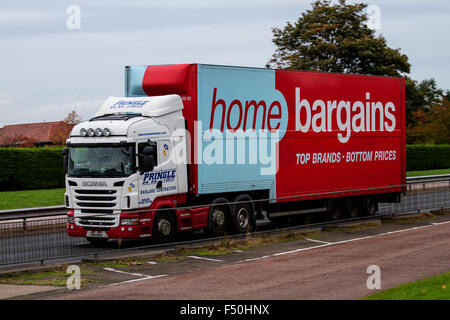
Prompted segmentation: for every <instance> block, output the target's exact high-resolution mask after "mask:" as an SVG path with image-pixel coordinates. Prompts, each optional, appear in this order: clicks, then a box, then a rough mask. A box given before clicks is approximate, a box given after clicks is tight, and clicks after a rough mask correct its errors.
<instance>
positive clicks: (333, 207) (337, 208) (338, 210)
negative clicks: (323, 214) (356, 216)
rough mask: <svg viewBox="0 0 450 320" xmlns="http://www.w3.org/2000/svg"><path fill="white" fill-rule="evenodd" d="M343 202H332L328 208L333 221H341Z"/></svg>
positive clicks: (329, 216)
mask: <svg viewBox="0 0 450 320" xmlns="http://www.w3.org/2000/svg"><path fill="white" fill-rule="evenodd" d="M342 207H343V204H342V201H340V200H332V201H330V204H329V206H328V218H329V219H330V220H331V221H335V220H339V219H340V218H341V217H342Z"/></svg>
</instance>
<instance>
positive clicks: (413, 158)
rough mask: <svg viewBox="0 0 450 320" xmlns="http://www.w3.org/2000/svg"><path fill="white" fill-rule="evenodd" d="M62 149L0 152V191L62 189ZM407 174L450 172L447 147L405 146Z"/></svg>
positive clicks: (47, 148) (22, 149)
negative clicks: (443, 170)
mask: <svg viewBox="0 0 450 320" xmlns="http://www.w3.org/2000/svg"><path fill="white" fill-rule="evenodd" d="M61 150H62V147H43V148H0V191H9V190H27V189H50V188H61V187H64V168H63V156H62V153H61ZM406 163H407V165H406V168H407V171H416V170H433V169H447V168H450V145H407V146H406Z"/></svg>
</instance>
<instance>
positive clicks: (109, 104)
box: [95, 94, 183, 117]
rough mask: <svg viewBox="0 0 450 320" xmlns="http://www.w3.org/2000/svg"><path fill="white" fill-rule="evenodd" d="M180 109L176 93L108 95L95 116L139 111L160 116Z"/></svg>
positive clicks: (179, 101) (180, 102) (179, 100)
mask: <svg viewBox="0 0 450 320" xmlns="http://www.w3.org/2000/svg"><path fill="white" fill-rule="evenodd" d="M182 109H183V102H182V101H181V98H180V96H178V95H176V94H170V95H165V96H154V97H109V98H108V99H106V101H105V102H104V103H103V105H102V106H101V108H100V110H99V111H98V112H97V113H96V114H95V116H96V117H98V116H102V115H105V114H112V113H140V114H141V115H143V116H148V117H160V116H163V115H166V114H169V113H172V112H175V111H179V110H182Z"/></svg>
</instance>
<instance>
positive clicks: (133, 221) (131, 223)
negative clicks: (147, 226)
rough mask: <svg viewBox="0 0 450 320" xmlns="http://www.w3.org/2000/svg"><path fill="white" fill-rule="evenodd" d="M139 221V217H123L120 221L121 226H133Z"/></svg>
mask: <svg viewBox="0 0 450 320" xmlns="http://www.w3.org/2000/svg"><path fill="white" fill-rule="evenodd" d="M138 223H139V218H125V219H122V220H121V221H120V225H122V226H135V225H137V224H138Z"/></svg>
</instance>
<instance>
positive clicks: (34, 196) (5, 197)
mask: <svg viewBox="0 0 450 320" xmlns="http://www.w3.org/2000/svg"><path fill="white" fill-rule="evenodd" d="M64 192H65V189H64V188H58V189H43V190H24V191H3V192H0V210H10V209H21V208H35V207H48V206H58V205H63V204H64Z"/></svg>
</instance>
